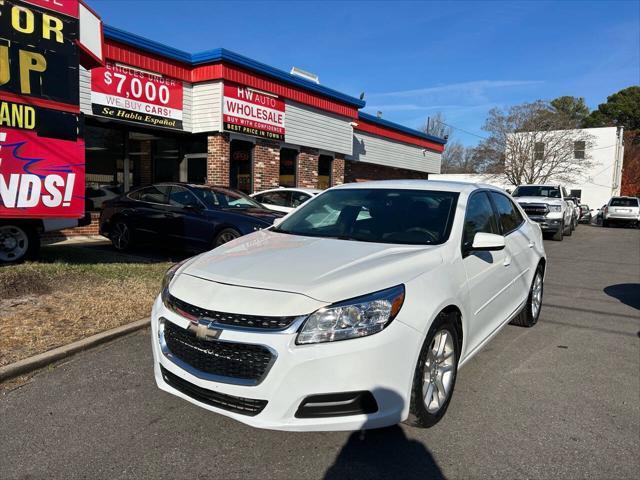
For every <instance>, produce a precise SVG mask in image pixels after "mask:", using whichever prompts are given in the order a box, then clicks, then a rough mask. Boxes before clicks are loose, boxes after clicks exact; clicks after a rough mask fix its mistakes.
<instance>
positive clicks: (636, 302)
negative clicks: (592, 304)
mask: <svg viewBox="0 0 640 480" xmlns="http://www.w3.org/2000/svg"><path fill="white" fill-rule="evenodd" d="M604 293H606V294H607V295H609V296H610V297H613V298H615V299H617V300H619V301H620V302H622V303H624V304H625V305H628V306H630V307H631V308H635V309H636V310H640V283H618V284H616V285H609V286H608V287H605V288H604Z"/></svg>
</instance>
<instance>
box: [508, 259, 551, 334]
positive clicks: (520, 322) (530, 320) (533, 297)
mask: <svg viewBox="0 0 640 480" xmlns="http://www.w3.org/2000/svg"><path fill="white" fill-rule="evenodd" d="M543 293H544V271H543V269H542V267H541V266H538V268H537V269H536V273H535V275H534V276H533V280H532V281H531V288H530V289H529V296H528V297H527V304H526V305H525V307H524V308H523V309H522V311H521V312H520V313H519V314H518V315H517V316H516V317H515V318H514V319H513V320H511V322H510V323H511V325H517V326H518V327H527V328H530V327H533V326H534V325H535V324H536V323H538V318H540V311H541V310H542V294H543Z"/></svg>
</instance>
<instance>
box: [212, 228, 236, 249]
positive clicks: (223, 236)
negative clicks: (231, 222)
mask: <svg viewBox="0 0 640 480" xmlns="http://www.w3.org/2000/svg"><path fill="white" fill-rule="evenodd" d="M238 237H240V232H238V231H237V230H234V229H233V228H225V229H223V230H221V231H220V233H218V235H216V238H215V240H214V241H213V248H216V247H219V246H220V245H224V244H225V243H227V242H230V241H231V240H235V239H236V238H238Z"/></svg>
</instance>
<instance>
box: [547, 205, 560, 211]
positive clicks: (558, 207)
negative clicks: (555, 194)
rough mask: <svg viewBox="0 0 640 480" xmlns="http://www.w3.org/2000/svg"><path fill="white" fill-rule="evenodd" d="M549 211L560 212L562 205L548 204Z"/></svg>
mask: <svg viewBox="0 0 640 480" xmlns="http://www.w3.org/2000/svg"><path fill="white" fill-rule="evenodd" d="M549 211H550V212H561V211H562V205H549Z"/></svg>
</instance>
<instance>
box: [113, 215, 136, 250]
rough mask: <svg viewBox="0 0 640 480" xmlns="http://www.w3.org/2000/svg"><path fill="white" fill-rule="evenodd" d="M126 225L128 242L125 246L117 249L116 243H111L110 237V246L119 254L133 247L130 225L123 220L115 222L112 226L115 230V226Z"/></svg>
mask: <svg viewBox="0 0 640 480" xmlns="http://www.w3.org/2000/svg"><path fill="white" fill-rule="evenodd" d="M120 224H122V225H126V227H127V230H129V241H128V242H127V244H126V245H125V246H124V247H122V248H118V247H117V246H116V243H115V242H114V241H113V236H112V237H111V244H112V245H113V248H115V249H116V250H118V251H119V252H125V251H127V250H129V249H130V248H131V246H132V245H133V230H132V229H131V225H129V223H127V222H125V221H124V220H117V221H116V222H115V223H114V224H113V227H114V229H115V227H116V226H117V225H120Z"/></svg>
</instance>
